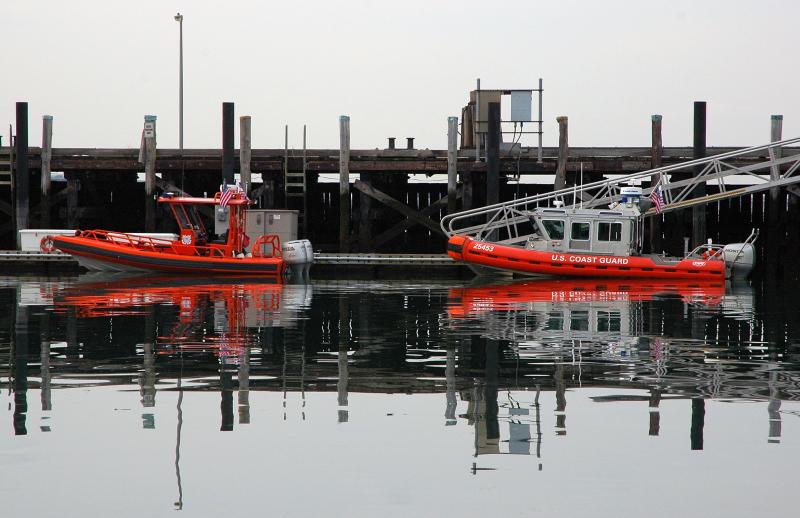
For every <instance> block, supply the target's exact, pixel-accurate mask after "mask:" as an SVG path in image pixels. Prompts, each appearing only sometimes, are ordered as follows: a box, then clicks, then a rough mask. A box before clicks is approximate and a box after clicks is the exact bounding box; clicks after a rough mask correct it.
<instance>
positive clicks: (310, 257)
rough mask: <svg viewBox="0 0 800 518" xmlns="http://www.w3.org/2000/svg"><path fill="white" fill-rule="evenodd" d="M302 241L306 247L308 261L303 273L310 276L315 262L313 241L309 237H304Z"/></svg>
mask: <svg viewBox="0 0 800 518" xmlns="http://www.w3.org/2000/svg"><path fill="white" fill-rule="evenodd" d="M301 241H302V242H303V246H305V249H306V262H305V265H304V267H303V275H304V276H305V277H308V276H309V274H310V273H311V265H312V264H314V247H312V246H311V241H309V240H308V239H302V240H301Z"/></svg>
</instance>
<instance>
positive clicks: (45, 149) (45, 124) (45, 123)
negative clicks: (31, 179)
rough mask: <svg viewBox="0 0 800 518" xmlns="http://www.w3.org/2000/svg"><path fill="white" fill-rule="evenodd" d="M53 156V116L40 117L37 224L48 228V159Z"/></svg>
mask: <svg viewBox="0 0 800 518" xmlns="http://www.w3.org/2000/svg"><path fill="white" fill-rule="evenodd" d="M52 158H53V116H52V115H44V116H43V117H42V176H41V188H42V200H41V202H40V207H41V209H40V213H39V225H40V227H41V228H50V161H51V160H52Z"/></svg>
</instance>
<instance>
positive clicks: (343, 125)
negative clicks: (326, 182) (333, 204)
mask: <svg viewBox="0 0 800 518" xmlns="http://www.w3.org/2000/svg"><path fill="white" fill-rule="evenodd" d="M349 250H350V117H348V116H347V115H342V116H340V117H339V251H340V252H348V251H349Z"/></svg>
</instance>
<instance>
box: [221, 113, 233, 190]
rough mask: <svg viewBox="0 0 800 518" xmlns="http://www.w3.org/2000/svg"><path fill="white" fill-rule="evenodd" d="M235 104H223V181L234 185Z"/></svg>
mask: <svg viewBox="0 0 800 518" xmlns="http://www.w3.org/2000/svg"><path fill="white" fill-rule="evenodd" d="M233 169H234V165H233V103H230V102H227V103H222V181H223V183H227V184H229V185H233Z"/></svg>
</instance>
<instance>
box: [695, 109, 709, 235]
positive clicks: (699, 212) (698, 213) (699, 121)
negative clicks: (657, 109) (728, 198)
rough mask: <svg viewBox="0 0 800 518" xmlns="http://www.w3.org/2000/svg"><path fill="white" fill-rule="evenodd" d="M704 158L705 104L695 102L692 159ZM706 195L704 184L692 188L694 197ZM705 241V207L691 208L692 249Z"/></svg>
mask: <svg viewBox="0 0 800 518" xmlns="http://www.w3.org/2000/svg"><path fill="white" fill-rule="evenodd" d="M705 156H706V102H705V101H695V103H694V153H693V158H695V159H697V158H705ZM703 167H704V166H697V169H696V171H695V174H699V173H700V172H701V171H702V170H703ZM705 194H706V184H705V182H701V183H699V184H698V185H697V186H696V187H695V188H694V196H695V197H697V196H704V195H705ZM705 240H706V205H704V204H701V205H695V206H694V207H692V247H695V246H697V245H699V244H701V243H704V242H705Z"/></svg>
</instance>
